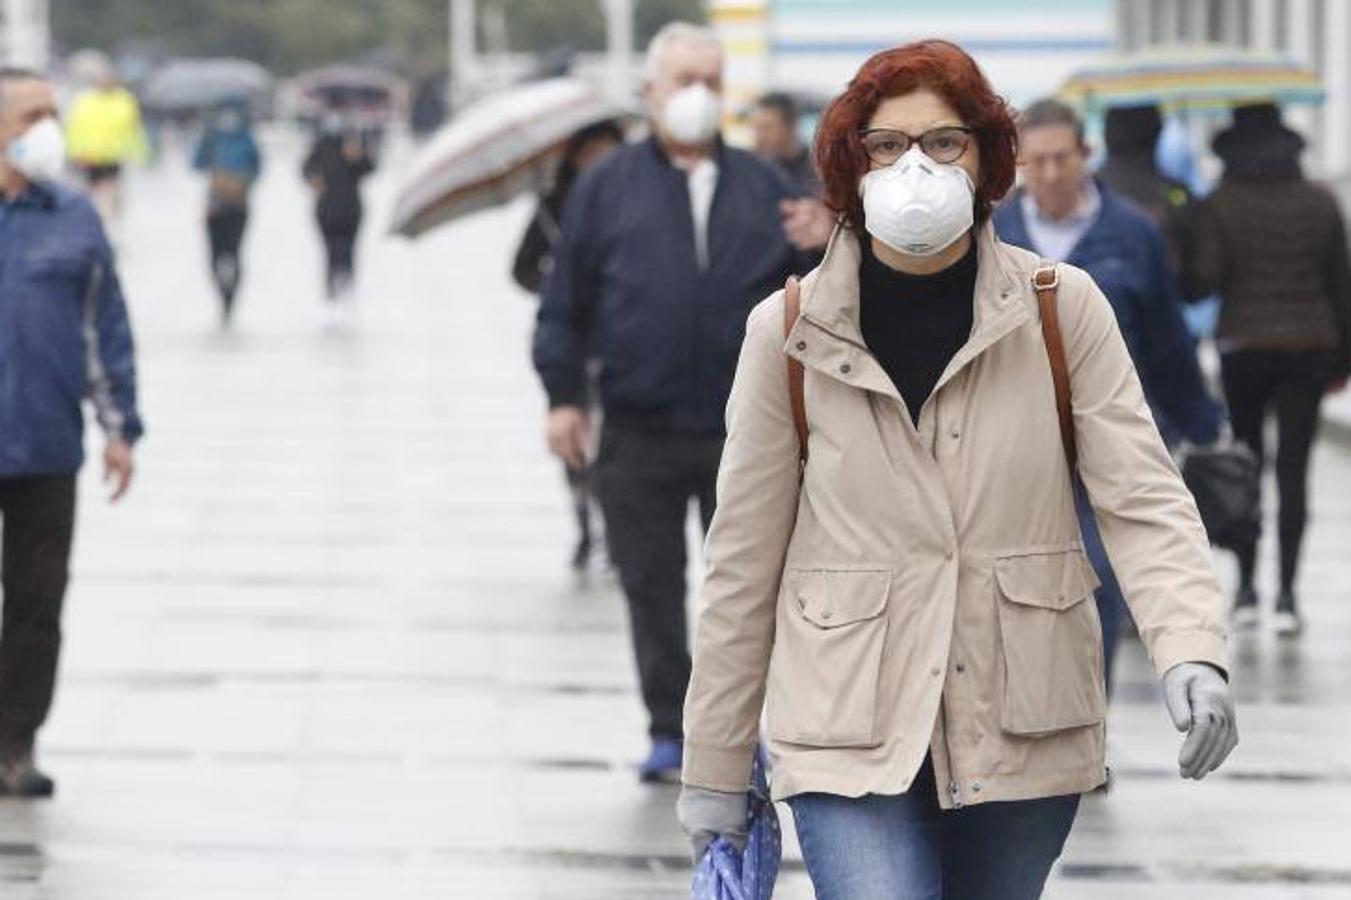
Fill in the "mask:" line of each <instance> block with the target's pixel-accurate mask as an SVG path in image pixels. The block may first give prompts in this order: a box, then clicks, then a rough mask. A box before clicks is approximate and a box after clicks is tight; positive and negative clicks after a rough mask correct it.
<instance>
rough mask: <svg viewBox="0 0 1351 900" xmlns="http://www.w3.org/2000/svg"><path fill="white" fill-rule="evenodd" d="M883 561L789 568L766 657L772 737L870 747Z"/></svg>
mask: <svg viewBox="0 0 1351 900" xmlns="http://www.w3.org/2000/svg"><path fill="white" fill-rule="evenodd" d="M890 590H891V571H890V570H889V569H880V568H879V569H871V568H869V569H862V568H859V569H813V570H799V569H790V570H788V571H787V572H785V574H784V580H783V588H782V591H783V593H782V597H781V600H780V602H781V607H780V614H779V628H778V632H777V634H776V636H775V644H774V652H773V655H772V656H771V659H770V667H769V687H768V699H767V704H766V707H767V718H768V727H769V733H770V736H771V737H773V738H774V739H775V740H778V741H784V742H787V743H792V744H802V745H805V746H811V747H871V746H876V745H877V744H878V743H880V739H879V737H878V735H877V730H878V728H877V719H878V716H877V682H878V677H879V673H880V669H881V664H882V649H883V645H884V643H885V640H886V631H887V619H886V616H885V615H884V613H885V612H886V607H887V595H888V594H889V592H890Z"/></svg>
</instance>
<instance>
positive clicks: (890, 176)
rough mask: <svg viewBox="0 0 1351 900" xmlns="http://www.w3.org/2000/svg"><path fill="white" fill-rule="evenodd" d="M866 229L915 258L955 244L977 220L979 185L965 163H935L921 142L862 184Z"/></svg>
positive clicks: (895, 248)
mask: <svg viewBox="0 0 1351 900" xmlns="http://www.w3.org/2000/svg"><path fill="white" fill-rule="evenodd" d="M859 193H860V194H861V195H862V197H863V215H864V219H865V220H866V222H867V227H868V233H869V234H871V235H872V236H873V237H875V238H877V239H878V240H879V241H881V242H882V243H884V244H886V245H887V246H888V247H890V248H892V249H893V250H896V251H898V252H900V253H909V254H911V255H912V256H933V255H934V254H935V253H941V252H942V251H943V250H945V249H947V248H948V247H951V246H952V244H953V243H954V242H955V241H956V240H957V239H958V238H960V237H961V236H962V235H963V234H965V233H966V232H967V231H969V230H970V229H971V226H972V224H973V223H974V222H975V215H976V214H975V196H976V187H975V185H973V184H972V183H971V177H970V176H969V175H967V174H966V170H965V169H963V168H962V167H961V166H957V165H953V164H951V163H936V162H934V161H933V160H932V159H930V158H929V157H927V156H925V155H924V151H923V150H920V149H919V147H918V146H914V147H911V148H910V149H909V150H908V151H906V154H905V155H904V156H902V157H901V158H900V159H898V160H896V162H894V163H892V164H891V165H889V166H887V167H886V168H885V169H874V170H873V171H871V172H869V173H868V174H867V175H864V176H863V180H862V181H861V182H859Z"/></svg>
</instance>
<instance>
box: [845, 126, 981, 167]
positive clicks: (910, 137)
mask: <svg viewBox="0 0 1351 900" xmlns="http://www.w3.org/2000/svg"><path fill="white" fill-rule="evenodd" d="M944 131H948V132H957V133H959V134H961V135H962V137H963V140H962V146H961V149H959V150H958V151H957V152H956V153H955V154H953V155H952V156H950V157H939V156H935V155H934V154H932V153H930V152H929V151H928V150H927V149H926V148H925V146H924V142H925V140H926V139H927V138H929V137H930V136H931V135H935V134H938V133H939V132H944ZM879 133H886V134H895V135H899V136H900V137H903V138H905V140H906V144H905V147H904V148H903V149H902V150H901V151H900V152H899V153H897V154H896V156H895V157H894V158H893V159H878V158H877V157H876V156H874V155H873V154H872V153H870V152H869V151H868V135H870V134H879ZM975 133H976V129H974V128H971V127H969V126H967V125H940V126H939V127H937V128H930V129H929V130H928V131H926V132H924V133H923V134H919V135H914V134H907V133H906V132H904V131H901V130H900V129H897V128H860V129H859V130H858V139H859V142H860V143H861V144H862V145H863V152H864V153H865V154H867V157H868V159H870V160H872V161H873V162H875V163H877V165H879V166H889V165H892V164H893V163H895V162H896V160H898V159H900V158H901V157H902V156H904V155H905V154H907V153H909V152H910V148H911V147H914V146H915V145H916V144H918V145H919V149H920V152H922V153H923V154H924V155H925V156H927V157H929V158H930V159H932V160H933V161H934V162H936V163H943V164H945V165H946V164H949V163H955V162H956V161H957V160H959V159H961V158H962V157H963V156H965V155H966V151H967V150H969V149H971V137H972V135H974V134H975Z"/></svg>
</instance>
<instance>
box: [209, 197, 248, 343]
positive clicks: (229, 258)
mask: <svg viewBox="0 0 1351 900" xmlns="http://www.w3.org/2000/svg"><path fill="white" fill-rule="evenodd" d="M248 221H249V212H248V210H247V209H246V208H244V207H242V206H224V207H221V208H219V209H213V210H212V211H211V212H210V213H208V214H207V217H206V234H207V239H208V240H209V241H210V242H211V275H212V277H213V278H214V279H215V281H216V289H217V290H218V291H219V292H220V300H221V305H222V307H223V308H224V310H225V314H226V315H227V316H228V315H229V314H230V312H231V311H232V310H233V308H234V303H235V293H236V292H237V291H238V290H239V280H240V277H241V275H242V274H243V273H242V270H241V266H240V262H239V246H240V244H242V243H243V241H244V227H245V226H246V225H247V224H248Z"/></svg>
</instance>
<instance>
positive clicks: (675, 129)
mask: <svg viewBox="0 0 1351 900" xmlns="http://www.w3.org/2000/svg"><path fill="white" fill-rule="evenodd" d="M721 118H722V100H721V98H719V97H718V95H717V94H715V93H713V91H711V90H709V88H708V85H706V84H703V83H702V82H699V83H696V84H692V85H690V86H689V87H686V88H681V89H680V90H678V91H676V92H675V93H674V94H672V95H671V96H670V97H668V98H667V100H666V105H665V106H663V107H662V110H661V124H662V125H663V126H664V127H665V128H666V131H667V133H668V134H670V135H671V137H672V138H674V139H675V140H676V141H678V142H680V143H682V144H688V145H691V146H694V145H698V144H707V143H708V142H709V141H711V140H713V138H714V137H715V136H716V135H717V133H718V121H719V119H721Z"/></svg>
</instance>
